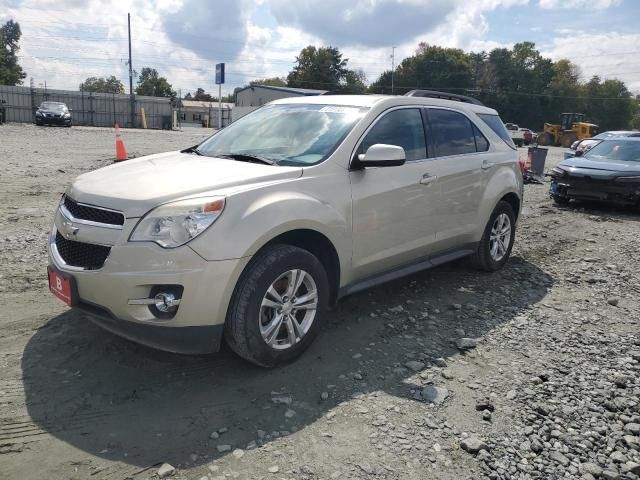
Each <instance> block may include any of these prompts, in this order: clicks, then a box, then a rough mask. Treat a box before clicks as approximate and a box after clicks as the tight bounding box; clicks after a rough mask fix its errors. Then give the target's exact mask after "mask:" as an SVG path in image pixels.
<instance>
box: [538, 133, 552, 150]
mask: <svg viewBox="0 0 640 480" xmlns="http://www.w3.org/2000/svg"><path fill="white" fill-rule="evenodd" d="M552 142H553V137H552V136H551V134H550V133H547V132H543V133H541V134H540V135H538V145H542V146H543V147H544V146H548V145H551V143H552Z"/></svg>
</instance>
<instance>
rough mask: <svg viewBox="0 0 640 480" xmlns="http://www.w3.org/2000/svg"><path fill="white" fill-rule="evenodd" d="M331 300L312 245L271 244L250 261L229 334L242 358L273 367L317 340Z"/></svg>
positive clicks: (235, 300)
mask: <svg viewBox="0 0 640 480" xmlns="http://www.w3.org/2000/svg"><path fill="white" fill-rule="evenodd" d="M328 302H329V282H328V280H327V274H326V272H325V269H324V267H323V266H322V264H321V263H320V261H319V260H318V259H317V258H316V257H315V256H314V255H313V254H311V253H310V252H308V251H307V250H304V249H301V248H298V247H294V246H291V245H271V246H268V247H266V248H264V249H263V250H262V251H261V252H259V253H258V254H256V256H255V257H254V258H253V259H252V260H251V262H250V263H249V265H247V267H246V269H245V271H244V272H243V274H242V276H241V277H240V280H239V281H238V284H237V285H236V290H235V292H234V294H233V298H232V300H231V303H230V305H229V311H228V313H227V319H226V323H225V339H226V341H227V344H228V345H229V346H230V347H231V349H232V350H233V351H234V352H235V353H237V354H238V355H239V356H241V357H242V358H244V359H246V360H248V361H250V362H252V363H254V364H256V365H259V366H262V367H274V366H276V365H280V364H283V363H287V362H290V361H292V360H294V359H295V358H296V357H298V356H299V355H300V354H301V353H302V352H303V351H304V350H306V349H307V348H308V347H309V345H311V343H312V342H313V340H314V338H315V337H316V335H317V334H318V331H319V329H320V327H321V324H322V320H323V317H324V314H325V312H326V310H327V306H328Z"/></svg>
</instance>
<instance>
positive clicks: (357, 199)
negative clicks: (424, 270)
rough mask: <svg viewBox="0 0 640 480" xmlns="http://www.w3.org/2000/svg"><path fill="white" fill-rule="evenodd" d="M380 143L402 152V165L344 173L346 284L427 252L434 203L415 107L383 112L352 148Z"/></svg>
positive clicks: (433, 232)
mask: <svg viewBox="0 0 640 480" xmlns="http://www.w3.org/2000/svg"><path fill="white" fill-rule="evenodd" d="M377 143H383V144H388V145H397V146H400V147H403V148H404V150H405V153H406V158H407V161H406V163H405V164H404V165H401V166H397V167H376V168H365V169H362V170H355V171H351V172H350V173H349V177H350V182H351V191H352V199H353V259H352V265H353V273H354V277H353V279H352V280H359V279H363V278H366V277H368V276H370V275H374V274H376V273H379V272H382V271H385V270H388V269H391V268H393V267H397V266H400V265H403V264H406V263H409V262H412V261H415V260H417V259H419V258H420V257H424V256H426V255H428V254H429V253H431V250H430V248H431V246H432V244H433V243H434V241H435V238H436V228H435V224H434V222H433V219H432V215H433V204H434V202H435V200H437V198H436V197H437V194H436V188H437V186H436V182H435V181H434V180H435V176H434V177H430V176H429V171H430V167H429V164H430V160H429V159H428V158H427V157H428V155H427V148H426V141H425V129H424V124H423V114H422V112H421V109H420V108H404V107H403V108H398V109H393V110H390V111H387V112H385V113H383V114H381V115H380V117H378V119H377V120H376V121H375V122H374V123H373V125H372V126H371V127H370V128H369V131H368V132H367V133H366V135H365V136H364V139H363V140H362V143H361V144H360V146H359V147H358V149H357V152H358V153H364V152H365V151H366V150H367V148H368V147H370V146H371V145H374V144H377Z"/></svg>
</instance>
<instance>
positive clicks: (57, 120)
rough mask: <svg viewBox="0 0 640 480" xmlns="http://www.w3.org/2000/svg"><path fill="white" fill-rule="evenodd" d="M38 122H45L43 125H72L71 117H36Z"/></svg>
mask: <svg viewBox="0 0 640 480" xmlns="http://www.w3.org/2000/svg"><path fill="white" fill-rule="evenodd" d="M36 123H39V124H43V125H71V118H64V117H36Z"/></svg>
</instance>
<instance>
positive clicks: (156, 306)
mask: <svg viewBox="0 0 640 480" xmlns="http://www.w3.org/2000/svg"><path fill="white" fill-rule="evenodd" d="M183 291H184V287H183V286H182V285H155V286H153V287H152V288H151V291H150V292H149V296H148V297H147V298H130V299H129V301H128V302H127V303H128V304H129V305H146V306H147V307H148V308H149V311H150V312H151V313H152V314H153V316H154V317H156V318H160V319H165V320H166V319H171V318H173V317H174V316H175V315H176V313H177V312H178V307H179V306H180V302H181V299H182V293H183Z"/></svg>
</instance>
